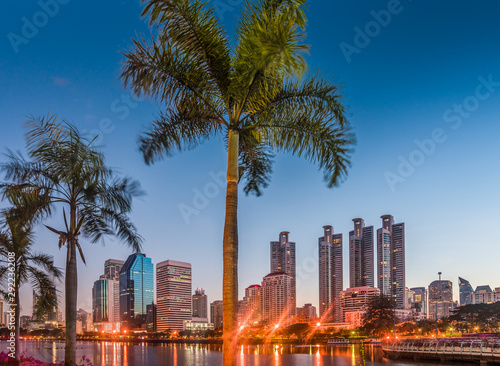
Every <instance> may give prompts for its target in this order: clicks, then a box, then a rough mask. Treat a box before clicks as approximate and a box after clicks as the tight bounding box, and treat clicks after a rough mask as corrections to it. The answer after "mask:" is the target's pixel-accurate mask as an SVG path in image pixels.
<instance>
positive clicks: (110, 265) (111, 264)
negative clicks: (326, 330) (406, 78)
mask: <svg viewBox="0 0 500 366" xmlns="http://www.w3.org/2000/svg"><path fill="white" fill-rule="evenodd" d="M381 218H382V221H383V222H384V221H385V220H387V219H389V220H392V223H391V225H397V226H399V227H401V226H402V227H403V232H404V225H405V223H398V224H394V222H393V221H394V220H393V216H392V215H382V216H381ZM359 220H361V221H363V225H364V220H363V219H359V218H356V219H352V221H353V222H354V223H355V228H356V227H357V224H359V223H360V221H359ZM359 227H361V228H365V229H369V230H372V231H373V226H370V227H364V226H359ZM382 229H384V227H382V228H380V229H379V230H382ZM323 230H324V234H323V236H321V237H319V243H320V248H321V246H322V245H324V243H327V241H325V240H324V239H325V238H326V236H327V235H331V237H332V239H333V240H332V243H336V242H338V243H339V244H340V248H341V250H342V251H343V252H344V251H346V252H347V253H342V256H341V257H342V259H343V261H346V260H347V261H348V268H347V271H348V274H347V279H346V278H345V276H344V275H342V277H341V281H342V283H343V286H342V290H341V291H345V290H348V289H350V288H356V287H362V286H350V279H351V278H352V276H351V268H350V267H351V258H350V253H351V248H350V246H349V247H348V248H344V247H343V245H342V240H343V234H342V233H334V230H333V227H332V226H331V225H325V226H323ZM352 233H353V231H351V232H349V235H348V236H347V238H348V239H349V238H351V235H352ZM289 235H290V232H288V231H283V232H280V241H271V242H270V243H271V253H270V263H271V265H270V266H271V269H273V268H275V269H276V270H277V271H275V272H274V273H273V272H272V271H271V272H270V273H269V274H275V273H280V272H281V266H282V265H281V264H280V263H279V261H280V259H278V258H279V257H280V255H279V254H278V253H274V254H273V243H275V245H277V247H276V249H277V248H279V247H280V246H282V244H284V243H287V244H292V247H293V249H294V250H295V244H296V243H295V242H290V241H289ZM403 235H404V234H403ZM348 242H350V240H349V241H348ZM378 250H379V249H378V248H377V250H376V253H378ZM280 252H281V254H285V252H286V251H280ZM136 254H140V255H141V256H143V257H145V258H146V259H147V260H149V261H150V263H151V264H152V265H153V266H154V267H155V268H156V267H157V266H158V265H165V264H170V263H174V264H175V267H178V266H179V265H180V266H181V267H182V266H184V265H185V266H189V271H190V273H191V263H185V262H180V261H176V260H172V259H169V260H163V261H160V262H158V263H156V262H155V261H154V259H153V258H149V257H147V256H146V254H145V253H136ZM346 254H347V255H346ZM132 256H134V255H133V254H132V255H130V256H129V257H132ZM346 256H347V259H346V258H345V257H346ZM286 257H287V256H285V258H286ZM293 257H294V256H293ZM333 257H334V256H332V258H333ZM374 257H375V258H376V257H377V255H375V256H374ZM273 258H274V263H273ZM311 258H312V257H308V258H306V259H311ZM320 258H321V254H320V255H319V256H317V257H316V258H315V259H316V260H318V273H319V271H320V268H321V259H320ZM295 261H296V258H295V257H294V258H293V262H295ZM103 263H104V274H103V275H101V276H100V278H99V279H98V280H96V281H94V282H92V283H93V286H91V288H90V290H91V292H92V291H93V287H95V285H96V284H97V283H98V282H102V281H104V280H107V281H106V282H108V281H109V280H117V282H119V273H120V270H121V268H122V266H123V264H124V263H126V261H124V260H120V259H111V258H110V259H106V260H104V262H103ZM374 266H375V267H376V262H374ZM292 267H293V266H292ZM355 270H357V268H356V269H355ZM344 271H345V268H344ZM283 273H286V272H283ZM269 274H268V275H269ZM375 274H378V271H375ZM438 275H439V276H441V272H439V274H438ZM190 276H191V275H190ZM263 277H264V278H265V277H266V276H263ZM290 277H291V278H290V280H291V283H290V285H291V284H292V283H293V281H292V276H290ZM375 277H378V276H375ZM261 279H262V277H261ZM190 281H191V282H190V286H191V284H192V280H191V279H190ZM259 281H260V280H259V279H256V281H254V282H259ZM442 281H446V282H450V283H452V284H453V283H455V282H453V281H450V280H442ZM462 281H466V280H464V279H463V278H461V277H460V276H458V279H457V281H456V282H457V283H456V286H452V287H453V292H452V296H453V301H454V302H458V304H459V305H461V301H460V300H461V296H462V295H461V293H460V289H461V286H460V284H461V283H462ZM434 282H437V281H436V280H435V279H434V280H433V281H432V282H430V283H429V284H420V285H419V286H416V287H412V288H410V287H408V286H405V288H407V289H408V290H414V289H418V288H425V289H428V288H429V286H430V285H432V283H434ZM466 282H467V283H468V284H469V286H470V283H469V281H466ZM153 283H154V300H155V305H156V300H157V297H158V295H157V292H158V283H157V272H155V275H154V276H153ZM490 285H491V286H492V287H493V288H496V287H497V286H496V285H495V284H490V283H488V284H482V285H476V289H477V288H482V287H489V286H490ZM99 286H102V284H100V285H99ZM106 286H109V285H106ZM253 286H255V285H249V286H245V287H244V290H243V296H239V297H238V299H239V300H240V301H241V300H243V299H244V298H245V295H246V290H247V289H248V288H249V287H250V288H251V287H253ZM259 286H260V285H259ZM320 286H321V279H320V282H319V283H318V293H319V294H321V288H320ZM117 287H118V283H117ZM191 287H192V286H191ZM191 287H190V288H191ZM239 287H240V293H241V292H242V291H241V285H240V286H239ZM368 287H370V286H368ZM372 287H374V288H379V285H378V284H377V282H375V285H374V286H372ZM107 288H108V287H106V291H107ZM290 288H292V286H290ZM200 290H201V292H200V294H202V295H203V296H204V297H206V301H207V318H208V319H210V309H209V305H210V304H211V303H212V302H214V301H217V299H220V298H222V296H220V297H217V296H213V295H212V296H211V297H209V296H208V294H205V290H204V289H203V288H196V290H195V291H194V293H192V291H191V294H190V296H191V297H192V298H193V299H194V297H195V296H196V295H197V294H198V291H200ZM473 291H474V289H473ZM110 293H111V290H110ZM186 294H187V292H186ZM320 296H321V295H320ZM118 297H119V296H118ZM320 298H321V297H320ZM91 299H93V296H92V298H91ZM62 300H63V299H62V298H61V297H60V296H58V304H59V306H61V304H62ZM117 300H118V301H119V298H117ZM192 301H193V300H190V302H192ZM470 301H471V302H470V303H472V300H470ZM186 302H187V300H186ZM308 303H310V304H312V305H314V306H315V307H316V308H317V309H318V314H321V301H320V300H318V302H317V303H316V301H315V300H314V299H313V300H310V301H307V299H306V301H305V302H304V303H299V302H297V303H296V306H295V310H296V309H297V308H298V307H302V306H303V305H304V304H308ZM91 304H92V305H91V308H90V313H92V309H93V308H94V307H95V303H93V302H92V301H91ZM23 305H24V304H23ZM23 309H25V306H23ZM192 309H194V307H192ZM23 315H26V314H24V313H23ZM193 317H195V316H193Z"/></svg>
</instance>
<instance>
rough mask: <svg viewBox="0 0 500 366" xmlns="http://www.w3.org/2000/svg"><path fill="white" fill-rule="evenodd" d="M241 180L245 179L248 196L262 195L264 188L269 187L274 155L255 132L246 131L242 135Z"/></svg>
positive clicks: (245, 189)
mask: <svg viewBox="0 0 500 366" xmlns="http://www.w3.org/2000/svg"><path fill="white" fill-rule="evenodd" d="M239 146H240V154H239V160H240V162H239V164H240V167H241V169H240V179H244V181H245V186H244V188H243V191H244V192H245V193H246V194H247V195H248V194H249V193H254V194H255V195H256V196H260V195H261V194H262V191H261V190H262V188H266V187H267V186H268V185H269V180H270V174H271V173H272V168H271V166H272V158H273V155H272V153H271V152H270V151H269V148H268V147H267V146H266V145H265V144H263V143H262V142H261V141H259V139H258V133H256V131H255V130H245V131H242V132H241V133H240V143H239Z"/></svg>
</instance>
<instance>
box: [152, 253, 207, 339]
mask: <svg viewBox="0 0 500 366" xmlns="http://www.w3.org/2000/svg"><path fill="white" fill-rule="evenodd" d="M191 293H192V288H191V263H185V262H178V261H173V260H167V261H163V262H161V263H158V264H157V265H156V329H157V331H158V332H163V331H165V330H167V329H171V330H176V331H182V330H183V329H184V321H185V320H191V315H192V310H191V301H192V300H191ZM205 315H206V314H205Z"/></svg>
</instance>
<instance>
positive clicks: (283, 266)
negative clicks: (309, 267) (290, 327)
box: [271, 231, 297, 315]
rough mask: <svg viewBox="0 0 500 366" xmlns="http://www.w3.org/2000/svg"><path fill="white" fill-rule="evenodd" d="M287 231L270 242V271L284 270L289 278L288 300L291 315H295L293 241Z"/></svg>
mask: <svg viewBox="0 0 500 366" xmlns="http://www.w3.org/2000/svg"><path fill="white" fill-rule="evenodd" d="M288 234H289V232H288V231H282V232H281V233H280V237H279V241H272V242H271V273H275V272H284V273H286V274H287V275H289V276H290V278H291V290H290V291H291V292H290V301H291V305H292V313H291V315H295V311H296V309H295V307H296V302H297V297H296V280H295V279H296V277H295V243H294V242H291V241H289V240H288Z"/></svg>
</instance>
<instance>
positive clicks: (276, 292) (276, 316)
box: [261, 272, 295, 325]
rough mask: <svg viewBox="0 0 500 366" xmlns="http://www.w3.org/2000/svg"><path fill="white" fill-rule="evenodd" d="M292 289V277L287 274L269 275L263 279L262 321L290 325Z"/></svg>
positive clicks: (276, 273)
mask: <svg viewBox="0 0 500 366" xmlns="http://www.w3.org/2000/svg"><path fill="white" fill-rule="evenodd" d="M291 288H292V277H291V276H290V275H288V274H286V273H285V272H273V273H269V274H268V275H267V276H265V277H264V278H263V280H262V286H261V299H262V300H261V301H262V320H264V321H267V322H269V323H271V324H279V325H282V324H289V322H290V317H291V315H292V307H293V303H292V291H291ZM293 310H295V309H293Z"/></svg>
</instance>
